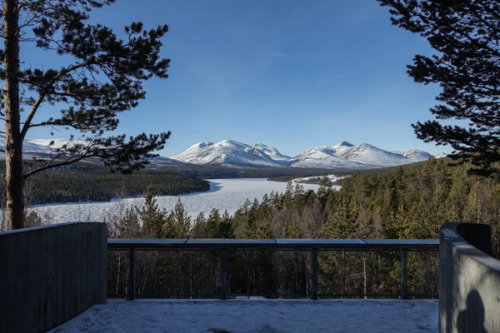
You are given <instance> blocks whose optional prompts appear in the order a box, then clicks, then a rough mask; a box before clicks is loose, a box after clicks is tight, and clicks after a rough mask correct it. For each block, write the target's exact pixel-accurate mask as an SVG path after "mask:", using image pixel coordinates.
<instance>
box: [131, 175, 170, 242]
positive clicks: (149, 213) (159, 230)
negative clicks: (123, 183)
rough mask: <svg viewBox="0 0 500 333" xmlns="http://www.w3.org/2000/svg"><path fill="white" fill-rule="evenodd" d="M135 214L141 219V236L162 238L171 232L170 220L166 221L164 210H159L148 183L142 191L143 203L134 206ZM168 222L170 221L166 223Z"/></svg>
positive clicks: (151, 187)
mask: <svg viewBox="0 0 500 333" xmlns="http://www.w3.org/2000/svg"><path fill="white" fill-rule="evenodd" d="M136 211H137V214H138V215H139V218H140V219H141V221H142V234H143V237H156V238H162V237H164V236H165V235H166V234H167V235H170V234H173V233H174V231H173V230H171V229H173V225H172V223H171V221H167V219H166V212H165V211H160V209H159V208H158V204H157V203H156V198H155V197H154V193H153V186H152V185H148V187H147V188H146V192H145V193H144V204H143V205H142V207H140V208H139V207H136ZM166 222H170V223H166Z"/></svg>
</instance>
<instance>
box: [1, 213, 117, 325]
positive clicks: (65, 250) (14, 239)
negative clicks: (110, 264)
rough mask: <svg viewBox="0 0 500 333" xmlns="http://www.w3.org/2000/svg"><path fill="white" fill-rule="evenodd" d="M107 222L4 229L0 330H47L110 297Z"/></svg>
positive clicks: (2, 233)
mask: <svg viewBox="0 0 500 333" xmlns="http://www.w3.org/2000/svg"><path fill="white" fill-rule="evenodd" d="M107 253H108V252H107V231H106V225H105V224H103V223H65V224H58V225H53V226H46V227H37V228H29V229H23V230H16V231H7V232H0V318H1V320H0V332H16V333H17V332H43V331H46V330H48V329H51V328H53V327H55V326H57V325H59V324H61V323H63V322H65V321H66V320H68V319H70V318H72V317H74V316H76V315H78V314H79V313H81V312H83V311H84V310H86V309H87V308H89V307H90V306H92V305H93V304H103V303H105V302H106V265H107Z"/></svg>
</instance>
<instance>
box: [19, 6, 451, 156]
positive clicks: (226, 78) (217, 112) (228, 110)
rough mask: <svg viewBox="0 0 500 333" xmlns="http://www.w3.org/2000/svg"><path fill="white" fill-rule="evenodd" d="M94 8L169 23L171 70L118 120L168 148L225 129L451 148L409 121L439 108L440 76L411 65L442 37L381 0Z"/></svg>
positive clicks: (296, 143)
mask: <svg viewBox="0 0 500 333" xmlns="http://www.w3.org/2000/svg"><path fill="white" fill-rule="evenodd" d="M91 15H92V20H93V21H95V22H99V23H101V24H104V25H108V26H110V27H112V28H113V29H115V30H116V32H117V33H121V32H122V31H123V26H124V25H126V24H129V23H130V22H132V21H142V22H144V23H145V26H146V27H148V28H153V27H156V26H157V25H159V24H167V25H168V26H169V32H168V33H167V34H166V36H165V37H164V39H163V41H164V51H163V56H164V57H166V58H170V59H171V65H170V69H169V78H168V79H167V80H158V79H155V80H151V81H149V82H148V83H146V85H145V88H146V90H147V97H146V99H145V100H143V101H141V103H140V104H139V106H138V107H137V109H135V110H133V111H131V112H126V113H124V114H123V115H122V116H120V121H121V123H120V127H119V130H118V131H117V132H119V133H126V134H129V135H134V134H137V133H140V132H143V131H145V132H149V133H157V132H161V131H168V130H170V131H171V132H172V136H171V139H169V140H168V143H167V145H166V147H165V149H164V150H163V151H161V152H160V154H161V155H162V156H167V157H171V156H173V155H176V154H178V153H180V152H181V151H183V150H184V149H186V148H188V147H189V146H191V145H193V144H195V143H198V142H200V141H213V142H217V141H220V140H224V139H232V140H236V141H240V142H243V143H247V144H254V143H264V144H267V145H269V146H274V147H276V148H277V149H278V150H279V151H280V152H281V153H283V154H287V155H290V156H295V155H298V154H300V153H302V152H303V151H304V150H306V149H310V148H313V147H317V146H322V145H328V146H332V145H334V144H336V143H338V142H340V141H343V140H345V141H348V142H350V143H352V144H361V143H370V144H373V145H375V146H377V147H379V148H382V149H386V150H409V149H413V148H416V149H421V150H425V151H428V152H430V153H433V154H434V153H439V152H449V151H450V149H449V148H447V147H442V146H441V147H436V146H435V145H434V144H432V143H428V144H426V143H424V142H422V141H420V140H418V139H417V138H416V136H415V134H414V132H413V129H412V128H411V126H410V124H411V123H413V122H416V121H419V120H420V121H424V120H427V119H431V118H432V116H431V114H430V112H429V108H430V107H431V106H433V105H435V104H436V101H435V96H436V95H437V94H438V92H439V87H437V86H432V85H429V86H425V85H423V84H417V83H414V82H413V80H412V79H411V78H410V77H409V76H408V75H407V73H406V65H407V64H409V63H411V61H412V58H413V56H414V55H415V54H417V53H420V54H426V55H429V54H431V53H432V49H431V48H430V47H429V46H428V44H427V41H426V40H425V39H423V38H422V37H420V36H418V35H413V34H411V33H409V32H407V31H405V30H403V29H401V28H398V27H396V26H393V25H391V23H390V20H389V14H388V9H387V8H384V7H380V6H379V4H378V2H377V1H375V0H348V1H346V0H314V1H310V0H252V1H244V0H210V1H208V0H161V1H156V0H142V1H137V0H118V1H117V3H115V4H113V5H111V6H109V7H107V8H104V9H97V10H95V11H93V12H92V13H91ZM28 52H30V51H29V50H28ZM33 52H34V51H33ZM28 55H30V54H28ZM51 60H53V59H50V58H47V59H46V60H45V61H51ZM119 133H117V134H119ZM62 135H64V134H63V132H56V133H55V135H54V137H56V138H58V137H61V136H62ZM48 137H49V134H48V132H42V131H41V130H39V129H36V130H35V131H33V132H31V133H30V134H29V138H31V139H35V138H48Z"/></svg>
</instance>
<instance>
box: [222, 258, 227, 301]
mask: <svg viewBox="0 0 500 333" xmlns="http://www.w3.org/2000/svg"><path fill="white" fill-rule="evenodd" d="M220 266H221V268H220V271H221V272H220V274H221V277H220V279H221V290H220V297H221V298H222V299H226V298H227V250H226V249H223V250H222V251H221V265H220Z"/></svg>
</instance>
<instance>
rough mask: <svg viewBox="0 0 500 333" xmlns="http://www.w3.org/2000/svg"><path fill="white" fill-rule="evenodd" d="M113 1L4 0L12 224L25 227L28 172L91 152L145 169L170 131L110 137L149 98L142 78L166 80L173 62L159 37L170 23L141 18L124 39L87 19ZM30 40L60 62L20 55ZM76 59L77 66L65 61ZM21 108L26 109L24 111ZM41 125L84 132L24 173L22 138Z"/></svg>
mask: <svg viewBox="0 0 500 333" xmlns="http://www.w3.org/2000/svg"><path fill="white" fill-rule="evenodd" d="M112 2H114V1H113V0H74V1H60V0H44V1H42V0H40V1H27V0H4V1H3V11H2V12H1V14H0V15H1V17H2V19H3V26H2V27H1V28H0V29H2V33H1V37H2V38H3V40H4V48H3V50H2V52H1V55H2V56H3V63H2V66H1V68H0V73H1V76H2V79H3V80H4V89H3V91H2V97H3V108H2V110H1V112H0V114H1V117H2V119H3V120H4V121H5V132H4V134H5V149H4V152H5V165H6V171H5V182H6V191H7V213H8V223H9V229H18V228H23V227H24V216H23V208H24V196H23V186H24V181H25V179H26V178H27V177H29V176H31V175H33V174H36V173H38V172H40V171H43V170H46V169H48V168H53V167H56V166H60V165H67V164H72V163H75V162H77V161H80V160H82V159H85V158H90V157H94V158H98V159H100V160H102V161H103V162H104V163H105V164H106V165H107V166H109V167H110V168H111V169H112V170H116V171H120V172H124V173H128V172H131V171H132V170H135V169H137V168H141V167H143V166H144V165H145V164H146V163H147V160H148V158H150V157H152V156H155V155H154V154H152V153H153V152H154V151H157V150H159V149H162V148H163V146H164V144H165V142H166V140H167V138H168V137H169V135H170V133H161V134H157V135H147V134H145V133H143V134H140V135H137V136H135V137H130V138H128V139H127V138H126V136H125V135H116V136H109V137H105V133H106V132H109V131H113V130H115V129H116V128H117V126H118V122H119V120H118V115H119V114H120V113H121V112H123V111H127V110H130V109H132V108H134V107H136V106H137V105H138V101H139V100H140V99H143V98H144V97H145V91H144V88H143V82H144V81H145V80H148V79H150V78H151V77H153V76H156V77H158V78H167V68H168V65H169V60H168V59H162V58H161V57H160V50H161V47H162V42H161V41H160V39H161V37H162V36H163V35H164V34H165V33H166V32H167V26H166V25H164V26H159V27H157V28H156V29H152V30H149V31H148V30H145V29H144V28H143V24H142V23H132V24H131V25H130V26H127V27H125V30H124V36H125V37H126V39H125V40H122V39H120V38H119V37H118V36H117V35H115V34H114V33H113V31H112V30H111V29H109V28H108V27H105V26H102V25H100V24H96V25H92V24H89V23H88V22H87V19H88V18H89V12H90V11H91V10H92V9H95V8H98V7H102V6H103V5H108V4H110V3H112ZM20 20H22V22H20ZM20 42H23V44H21V43H20ZM25 42H26V43H27V42H33V43H34V44H35V45H36V47H37V48H38V49H39V50H40V51H45V52H49V53H50V52H52V53H53V55H54V59H57V60H55V61H54V64H52V65H53V66H54V67H53V68H50V66H51V64H45V65H44V67H43V68H33V66H32V65H31V61H30V59H29V55H30V52H21V48H20V47H21V46H22V47H24V46H25V45H26V44H25ZM20 55H24V56H25V57H24V58H21V57H20ZM70 59H72V60H73V62H72V64H69V65H60V64H61V63H68V61H69V60H70ZM59 60H61V61H59ZM62 60H63V61H62ZM47 105H51V107H59V108H60V114H59V116H50V115H49V114H46V115H45V117H44V114H43V107H44V106H47ZM65 105H67V107H65ZM23 109H25V110H26V111H27V112H24V113H22V112H21V111H22V110H23ZM22 116H23V117H22ZM40 127H45V128H47V131H53V129H54V128H63V129H64V128H66V129H72V130H75V131H76V132H79V133H81V136H79V137H76V138H75V137H73V136H71V138H70V139H71V140H70V141H69V142H68V143H67V144H64V145H63V146H62V147H55V146H52V154H51V156H50V158H49V159H47V160H39V161H38V162H39V164H38V165H37V167H36V168H34V169H28V170H24V169H23V155H22V152H23V142H24V139H25V138H26V135H27V133H28V132H29V130H30V129H32V128H40ZM77 139H78V140H77Z"/></svg>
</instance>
